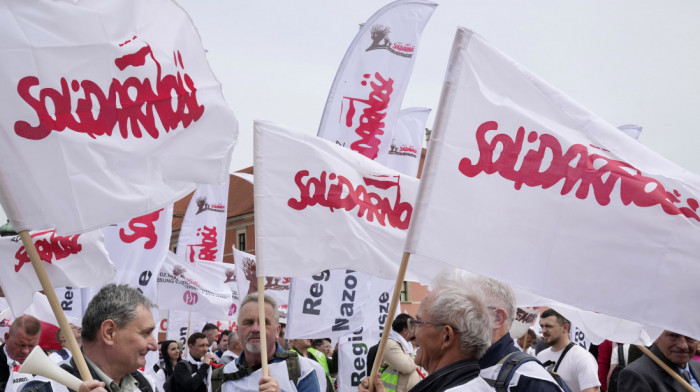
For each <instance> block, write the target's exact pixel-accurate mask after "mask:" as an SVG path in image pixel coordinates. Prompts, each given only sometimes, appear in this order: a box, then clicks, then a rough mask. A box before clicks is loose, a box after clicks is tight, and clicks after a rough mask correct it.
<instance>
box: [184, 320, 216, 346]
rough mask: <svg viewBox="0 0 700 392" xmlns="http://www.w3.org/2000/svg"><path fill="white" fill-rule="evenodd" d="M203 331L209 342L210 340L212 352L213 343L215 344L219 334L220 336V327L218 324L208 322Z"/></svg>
mask: <svg viewBox="0 0 700 392" xmlns="http://www.w3.org/2000/svg"><path fill="white" fill-rule="evenodd" d="M202 333H203V334H204V335H205V336H206V337H207V342H209V344H208V345H207V346H208V349H209V352H212V344H214V342H215V341H216V338H217V336H219V328H216V325H214V324H212V323H206V324H205V325H204V328H202ZM188 347H189V345H188Z"/></svg>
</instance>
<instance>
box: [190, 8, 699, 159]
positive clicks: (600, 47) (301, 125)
mask: <svg viewBox="0 0 700 392" xmlns="http://www.w3.org/2000/svg"><path fill="white" fill-rule="evenodd" d="M179 3H180V4H181V5H182V6H183V7H184V8H185V9H186V10H187V11H188V12H189V13H190V15H191V17H192V19H193V21H194V23H195V26H197V28H198V29H199V32H200V35H201V37H202V41H203V44H204V47H205V49H207V50H208V53H209V60H210V63H211V66H212V69H213V70H214V73H215V74H216V76H217V77H218V78H219V80H220V81H221V83H222V86H223V91H224V96H225V97H226V99H227V101H228V103H229V105H230V106H231V107H232V108H233V110H234V112H235V114H236V116H237V117H238V120H239V125H240V136H239V141H238V145H237V147H236V150H235V152H234V158H233V163H232V169H234V170H237V169H241V168H243V167H247V166H250V165H252V164H253V158H252V148H253V142H252V140H253V131H252V126H253V120H254V119H262V120H271V121H275V122H277V123H280V124H283V125H286V126H288V127H290V128H292V129H295V130H297V131H302V132H308V133H311V134H316V131H317V129H318V124H319V121H320V118H321V114H322V111H323V107H324V104H325V102H326V98H327V95H328V90H329V88H330V86H331V83H332V82H333V78H334V77H335V73H336V71H337V68H338V65H339V64H340V61H341V60H342V58H343V55H344V54H345V51H346V49H347V47H348V45H349V44H350V42H351V41H352V39H353V38H354V36H355V35H356V34H357V31H358V26H359V24H360V23H363V22H365V21H366V20H367V19H368V18H369V17H370V16H371V15H372V14H373V13H374V12H375V11H377V10H378V9H379V8H381V7H382V6H383V5H385V4H387V3H385V2H382V1H368V0H354V1H345V2H340V1H333V0H331V1H329V0H323V1H321V0H307V1H279V0H277V1H265V0H258V1H238V0H236V1H225V2H224V1H220V0H216V1H215V0H209V1H203V0H179ZM438 4H439V5H438V7H437V8H436V10H435V12H434V14H433V16H432V18H431V20H430V21H429V22H428V24H427V27H426V29H425V31H424V33H423V37H422V39H421V41H420V44H419V47H418V55H417V60H416V66H415V69H414V72H413V76H412V78H411V82H410V84H409V87H408V90H407V92H406V96H405V98H404V101H403V105H402V107H403V108H407V107H412V106H424V107H429V108H432V109H433V111H434V110H435V109H436V106H437V103H438V99H439V95H440V90H441V88H442V81H443V78H444V75H445V69H446V65H447V58H448V56H449V53H450V47H451V44H452V40H453V37H454V33H455V30H456V27H457V26H463V27H466V28H469V29H471V30H474V31H475V32H476V33H478V34H480V35H481V36H483V37H484V38H485V39H486V40H488V41H490V42H491V43H492V44H493V45H494V46H496V47H497V48H498V49H500V50H501V51H503V52H504V53H505V54H506V55H508V56H510V57H512V58H513V59H514V60H516V61H517V62H519V63H521V64H523V65H524V66H525V67H527V68H528V69H530V70H531V71H533V72H534V73H536V74H537V75H539V76H540V77H542V78H543V79H545V80H546V81H548V82H549V83H550V84H552V85H553V86H555V87H557V88H559V89H560V90H562V91H563V92H564V93H566V94H567V95H569V96H570V97H572V98H573V99H574V100H576V101H578V102H579V103H580V104H582V105H583V106H585V107H587V108H588V109H590V110H591V111H593V112H594V113H596V114H598V115H599V116H600V117H602V118H604V119H606V120H608V121H609V122H610V123H611V124H613V125H615V126H619V125H622V124H628V123H633V124H639V125H641V126H643V127H644V130H643V132H642V136H641V138H640V141H641V142H642V143H644V144H646V145H647V146H649V147H651V148H652V149H653V150H655V151H657V152H658V153H660V154H661V155H663V156H665V157H666V158H668V159H670V160H672V161H674V162H676V163H677V164H679V165H681V166H682V167H684V168H686V169H688V170H690V171H692V172H694V173H700V154H698V153H697V152H696V150H697V148H698V147H699V146H700V131H699V130H698V124H699V123H700V121H698V120H699V119H700V74H699V72H700V45H699V43H700V23H698V16H699V15H700V2H698V1H680V0H671V1H664V2H659V1H646V0H634V1H611V0H604V1H603V0H587V1H562V0H530V1H522V0H513V1H504V0H448V1H441V2H438ZM433 113H434V112H433ZM433 118H434V114H433V115H431V117H430V119H429V121H428V127H429V128H432V122H433Z"/></svg>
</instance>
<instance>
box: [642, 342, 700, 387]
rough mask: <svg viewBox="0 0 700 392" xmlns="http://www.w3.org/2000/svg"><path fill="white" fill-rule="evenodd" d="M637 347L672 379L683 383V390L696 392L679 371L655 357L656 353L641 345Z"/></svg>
mask: <svg viewBox="0 0 700 392" xmlns="http://www.w3.org/2000/svg"><path fill="white" fill-rule="evenodd" d="M635 346H637V348H638V349H640V350H642V352H643V353H644V354H645V355H646V356H647V357H649V358H651V360H652V361H654V362H655V363H656V364H657V365H659V366H660V367H661V368H662V369H664V370H665V371H666V373H668V374H669V375H670V376H671V377H673V379H674V380H676V381H678V382H679V383H681V385H682V386H683V388H685V389H686V390H688V391H690V392H694V391H695V388H693V387H692V386H691V385H690V384H689V383H688V382H687V381H685V380H684V379H683V377H681V375H680V374H678V372H677V371H675V370H673V369H671V368H670V367H668V365H666V364H665V363H664V361H662V360H661V359H659V357H657V356H656V355H654V353H652V352H651V351H649V349H648V348H646V347H644V346H642V345H639V344H635Z"/></svg>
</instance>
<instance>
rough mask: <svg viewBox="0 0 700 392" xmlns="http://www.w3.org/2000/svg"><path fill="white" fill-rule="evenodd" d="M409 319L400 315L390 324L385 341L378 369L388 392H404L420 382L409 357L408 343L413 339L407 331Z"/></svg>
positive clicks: (405, 315) (410, 349)
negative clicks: (382, 356) (387, 338)
mask: <svg viewBox="0 0 700 392" xmlns="http://www.w3.org/2000/svg"><path fill="white" fill-rule="evenodd" d="M410 319H413V317H411V316H410V315H408V314H406V313H401V314H399V315H398V316H396V317H395V318H394V321H393V322H392V323H391V331H389V340H387V344H386V348H385V349H384V358H383V359H382V363H381V365H380V367H379V370H380V371H381V373H382V382H383V383H384V387H385V389H386V390H387V391H388V392H394V391H396V392H406V391H408V390H410V389H411V388H413V386H415V385H416V384H418V382H419V381H420V380H421V377H420V375H419V374H418V372H417V371H416V370H417V369H418V365H416V363H415V362H414V361H413V357H412V356H411V351H413V350H412V349H413V348H412V347H411V345H410V343H409V341H411V340H412V339H413V334H412V333H411V332H409V331H408V320H410ZM375 355H376V354H375ZM370 370H371V369H370Z"/></svg>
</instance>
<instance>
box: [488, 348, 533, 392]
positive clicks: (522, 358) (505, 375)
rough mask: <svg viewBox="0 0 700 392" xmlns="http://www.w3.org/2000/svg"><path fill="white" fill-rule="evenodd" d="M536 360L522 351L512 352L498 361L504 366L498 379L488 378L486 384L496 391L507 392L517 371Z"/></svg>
mask: <svg viewBox="0 0 700 392" xmlns="http://www.w3.org/2000/svg"><path fill="white" fill-rule="evenodd" d="M536 360H537V358H535V357H533V356H532V355H530V354H528V353H525V352H522V351H515V352H512V353H510V354H508V355H506V356H505V357H503V358H502V359H501V360H500V361H498V364H500V365H502V366H501V370H499V372H498V377H496V379H495V380H491V379H486V378H485V379H484V380H486V382H487V383H488V384H489V385H490V386H491V387H493V388H494V389H495V390H496V391H498V392H506V391H507V390H508V385H510V381H511V380H512V379H513V376H514V375H515V370H516V369H518V368H519V367H520V366H521V365H522V364H524V363H527V362H530V361H536Z"/></svg>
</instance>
